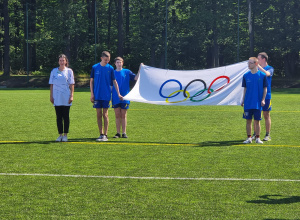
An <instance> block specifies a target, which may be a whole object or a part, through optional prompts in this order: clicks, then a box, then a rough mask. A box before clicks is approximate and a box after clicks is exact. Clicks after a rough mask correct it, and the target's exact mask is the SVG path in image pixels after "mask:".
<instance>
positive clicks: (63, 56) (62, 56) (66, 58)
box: [58, 54, 69, 67]
mask: <svg viewBox="0 0 300 220" xmlns="http://www.w3.org/2000/svg"><path fill="white" fill-rule="evenodd" d="M60 58H65V60H66V61H67V64H66V67H68V66H69V60H68V57H67V56H66V55H65V54H60V55H59V56H58V59H60Z"/></svg>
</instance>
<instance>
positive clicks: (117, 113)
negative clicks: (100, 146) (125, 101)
mask: <svg viewBox="0 0 300 220" xmlns="http://www.w3.org/2000/svg"><path fill="white" fill-rule="evenodd" d="M114 110H115V117H116V128H117V134H121V108H120V107H119V108H115V109H114Z"/></svg>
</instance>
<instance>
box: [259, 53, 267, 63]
mask: <svg viewBox="0 0 300 220" xmlns="http://www.w3.org/2000/svg"><path fill="white" fill-rule="evenodd" d="M257 56H261V58H263V59H266V61H267V62H268V59H269V57H268V54H267V53H266V52H260V53H259V54H258V55H257Z"/></svg>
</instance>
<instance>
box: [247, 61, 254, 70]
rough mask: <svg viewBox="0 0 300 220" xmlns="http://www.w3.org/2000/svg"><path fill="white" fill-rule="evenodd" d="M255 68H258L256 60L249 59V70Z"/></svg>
mask: <svg viewBox="0 0 300 220" xmlns="http://www.w3.org/2000/svg"><path fill="white" fill-rule="evenodd" d="M254 67H256V63H255V60H253V59H249V60H248V68H249V69H253V68H254Z"/></svg>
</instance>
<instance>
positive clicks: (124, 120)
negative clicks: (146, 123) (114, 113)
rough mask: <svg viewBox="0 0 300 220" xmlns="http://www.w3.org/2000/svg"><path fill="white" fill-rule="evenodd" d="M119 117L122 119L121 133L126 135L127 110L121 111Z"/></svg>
mask: <svg viewBox="0 0 300 220" xmlns="http://www.w3.org/2000/svg"><path fill="white" fill-rule="evenodd" d="M121 117H122V132H123V134H126V126H127V109H121Z"/></svg>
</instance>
